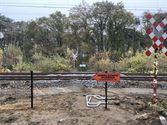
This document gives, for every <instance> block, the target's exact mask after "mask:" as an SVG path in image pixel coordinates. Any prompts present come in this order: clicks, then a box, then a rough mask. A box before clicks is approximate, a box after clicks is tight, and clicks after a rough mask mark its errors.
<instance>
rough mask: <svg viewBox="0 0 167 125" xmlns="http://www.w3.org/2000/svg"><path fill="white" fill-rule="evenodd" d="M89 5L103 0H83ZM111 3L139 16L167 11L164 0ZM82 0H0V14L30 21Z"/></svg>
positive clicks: (66, 8) (67, 8)
mask: <svg viewBox="0 0 167 125" xmlns="http://www.w3.org/2000/svg"><path fill="white" fill-rule="evenodd" d="M84 1H86V2H87V3H88V4H89V5H92V4H93V3H95V2H99V1H104V0H84ZM108 1H112V2H113V3H115V4H116V3H118V2H121V1H122V2H123V3H124V6H125V8H126V9H127V10H128V11H130V12H132V13H134V15H135V16H137V17H141V16H142V14H143V12H145V11H150V12H158V10H161V11H162V12H167V1H166V0H108ZM81 2H82V0H0V14H1V15H4V16H6V17H9V18H11V19H13V20H14V21H30V20H35V19H36V18H40V17H43V16H46V17H47V16H49V14H51V13H54V12H55V11H61V12H62V13H64V14H66V15H68V13H69V10H70V8H72V7H74V6H76V5H79V4H80V3H81Z"/></svg>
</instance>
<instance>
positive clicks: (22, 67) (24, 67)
mask: <svg viewBox="0 0 167 125" xmlns="http://www.w3.org/2000/svg"><path fill="white" fill-rule="evenodd" d="M14 70H16V71H30V70H34V65H33V64H32V63H26V62H23V63H21V64H17V65H16V66H15V68H14Z"/></svg>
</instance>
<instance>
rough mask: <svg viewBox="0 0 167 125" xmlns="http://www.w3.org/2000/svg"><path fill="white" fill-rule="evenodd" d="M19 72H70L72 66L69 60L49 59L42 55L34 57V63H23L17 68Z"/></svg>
mask: <svg viewBox="0 0 167 125" xmlns="http://www.w3.org/2000/svg"><path fill="white" fill-rule="evenodd" d="M15 70H19V71H30V70H34V71H40V72H54V71H70V70H71V64H70V63H69V61H68V60H67V59H64V58H62V57H60V56H55V57H52V58H48V57H45V56H43V55H42V54H41V53H38V54H37V53H36V54H34V55H33V58H32V62H29V63H22V64H19V65H17V66H16V67H15Z"/></svg>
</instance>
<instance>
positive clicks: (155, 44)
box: [146, 14, 167, 56]
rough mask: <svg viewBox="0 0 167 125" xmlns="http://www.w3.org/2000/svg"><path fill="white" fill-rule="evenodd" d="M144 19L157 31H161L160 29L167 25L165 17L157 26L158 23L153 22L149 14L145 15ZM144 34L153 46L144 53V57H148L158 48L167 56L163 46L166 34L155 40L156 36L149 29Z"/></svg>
mask: <svg viewBox="0 0 167 125" xmlns="http://www.w3.org/2000/svg"><path fill="white" fill-rule="evenodd" d="M146 18H147V19H148V20H149V21H150V22H151V24H152V25H153V26H154V27H155V28H156V29H157V30H158V31H160V30H162V28H163V27H164V26H165V25H166V24H167V17H165V19H164V20H163V21H162V22H161V23H160V24H158V22H156V21H155V19H154V18H153V17H152V16H151V14H147V15H146ZM146 32H147V34H148V35H149V37H150V38H151V39H152V40H153V45H152V46H151V47H150V48H149V49H148V50H147V51H146V55H147V56H150V55H151V53H153V52H155V49H157V48H158V47H159V48H160V49H161V50H162V52H163V53H164V54H165V55H166V56H167V49H166V47H165V46H164V45H163V42H164V40H165V39H166V38H167V32H165V33H163V34H162V36H161V37H160V38H157V36H156V35H155V34H154V32H153V31H152V30H151V29H150V28H148V29H147V31H146Z"/></svg>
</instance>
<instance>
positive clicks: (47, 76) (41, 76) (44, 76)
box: [0, 72, 167, 81]
mask: <svg viewBox="0 0 167 125" xmlns="http://www.w3.org/2000/svg"><path fill="white" fill-rule="evenodd" d="M94 74H95V73H90V72H76V73H68V72H65V73H33V80H71V79H76V80H91V79H92V76H93V75H94ZM152 79H153V76H150V75H149V74H137V73H121V80H134V81H152ZM0 80H31V74H30V73H22V72H20V73H15V72H13V73H0ZM157 80H158V81H167V74H159V75H158V77H157Z"/></svg>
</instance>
